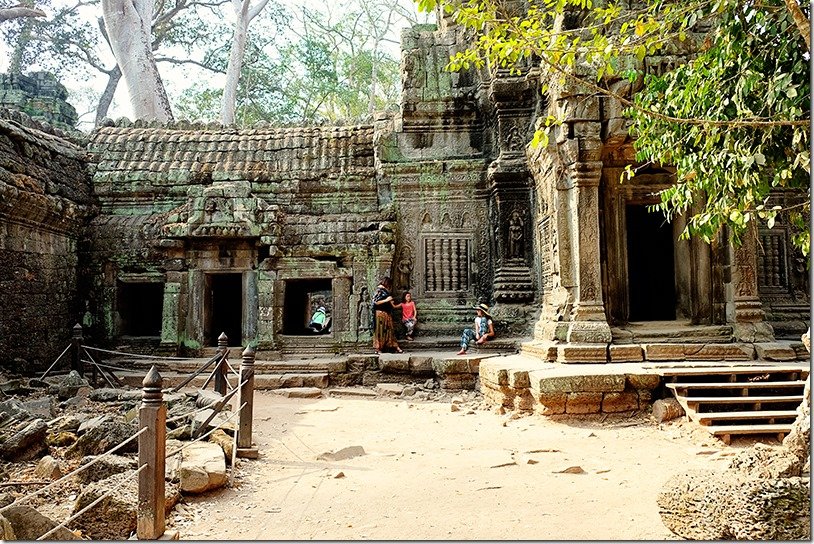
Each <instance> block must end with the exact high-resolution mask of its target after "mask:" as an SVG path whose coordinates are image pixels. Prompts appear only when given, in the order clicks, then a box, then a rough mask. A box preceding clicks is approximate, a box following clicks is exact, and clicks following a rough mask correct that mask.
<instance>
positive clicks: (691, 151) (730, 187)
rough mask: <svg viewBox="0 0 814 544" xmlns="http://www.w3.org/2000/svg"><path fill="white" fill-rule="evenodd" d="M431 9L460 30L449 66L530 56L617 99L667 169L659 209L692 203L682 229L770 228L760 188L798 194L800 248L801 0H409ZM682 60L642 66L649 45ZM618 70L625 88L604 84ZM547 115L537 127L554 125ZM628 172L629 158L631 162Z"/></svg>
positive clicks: (804, 208) (806, 113) (805, 33)
mask: <svg viewBox="0 0 814 544" xmlns="http://www.w3.org/2000/svg"><path fill="white" fill-rule="evenodd" d="M417 2H418V3H419V5H420V6H421V7H422V8H423V9H434V8H435V7H437V6H438V7H440V8H441V9H443V10H445V12H446V13H447V14H448V15H451V16H452V17H453V19H454V20H455V21H457V22H458V23H460V24H461V25H463V26H464V27H468V28H469V29H471V31H472V33H473V35H474V36H473V41H472V43H471V45H470V47H469V48H468V49H467V50H465V51H462V52H461V53H459V54H458V55H456V56H454V57H453V58H452V59H451V62H450V68H451V69H463V68H468V67H470V66H473V65H474V66H485V65H486V64H487V63H488V64H490V65H492V66H498V67H504V68H510V69H511V68H516V67H517V66H519V63H525V62H528V61H529V60H530V59H534V60H535V61H538V62H540V63H541V64H542V67H543V68H544V69H545V71H546V72H547V73H548V74H549V75H548V77H547V78H545V79H546V80H547V81H551V80H553V79H556V78H572V79H573V78H576V79H579V80H580V83H581V84H583V85H584V86H586V87H587V88H589V89H593V90H594V92H596V93H599V94H602V95H605V96H610V97H612V98H613V99H616V100H619V101H621V102H622V103H623V104H624V105H626V106H627V107H628V110H627V113H628V115H629V116H630V118H631V120H632V126H631V132H632V134H633V135H634V136H635V137H636V138H637V139H636V143H635V145H636V149H637V159H638V160H639V161H640V162H641V163H642V164H646V163H657V164H664V165H671V166H673V167H675V184H674V185H673V187H672V188H670V189H668V190H666V191H663V192H662V194H661V205H660V208H661V209H662V210H663V211H664V212H665V213H666V214H667V216H668V217H670V216H672V215H674V214H680V213H686V212H687V211H688V210H689V207H690V205H691V204H692V203H693V202H703V203H704V204H703V207H702V209H701V210H700V211H699V212H698V213H696V214H694V215H692V216H691V217H690V220H689V223H688V229H687V232H686V234H697V235H699V236H701V237H703V238H704V239H705V240H711V239H712V237H713V236H714V235H715V234H716V233H717V232H719V230H720V229H721V228H722V227H724V226H727V227H728V228H729V229H730V231H731V232H732V233H733V235H734V237H735V239H736V240H737V237H738V235H739V234H740V233H742V232H743V231H745V230H746V229H748V228H754V225H755V224H756V223H757V222H758V221H766V222H767V224H768V226H770V227H771V226H772V225H773V223H774V221H775V218H776V215H777V213H778V212H780V211H781V210H778V209H775V208H771V209H770V208H769V207H768V206H767V203H768V197H769V192H770V191H771V190H773V189H776V188H784V189H790V190H791V191H792V192H796V193H797V194H798V195H799V199H798V201H797V202H795V203H792V205H791V208H790V209H788V210H783V211H784V212H785V211H787V212H788V213H789V218H790V220H791V221H792V222H793V223H795V224H796V225H797V226H798V227H799V232H798V233H797V235H796V236H795V242H796V243H797V244H798V245H799V246H800V247H801V248H802V250H803V251H804V252H805V253H806V254H807V253H808V250H809V246H810V242H809V237H810V235H809V230H808V228H807V216H808V214H809V213H810V212H809V193H810V183H809V173H810V166H809V163H810V155H809V142H808V131H809V129H810V108H809V101H810V83H809V71H808V58H809V56H810V36H809V30H808V29H809V18H810V12H809V6H808V4H807V3H806V4H803V3H801V2H800V1H799V0H761V1H756V0H749V1H743V0H639V1H619V2H613V1H611V2H592V1H591V0H530V1H529V2H528V3H527V9H519V4H520V3H519V2H516V1H501V0H417ZM687 49H689V50H690V51H691V54H690V55H688V56H687V61H686V62H685V63H684V64H682V65H680V66H679V67H677V68H676V69H675V70H672V71H670V72H667V73H665V74H664V75H661V76H656V75H645V74H644V69H643V68H644V66H643V63H642V60H643V59H644V57H645V56H647V55H652V54H664V53H671V52H676V51H686V50H687ZM620 78H626V79H629V80H630V82H631V83H632V85H631V88H632V89H633V90H634V91H636V92H635V95H634V98H631V96H630V95H629V94H623V95H620V94H618V93H615V92H613V91H612V89H613V88H615V87H614V86H613V85H612V83H613V82H614V81H617V80H619V79H620ZM557 123H558V119H557V118H556V115H555V116H552V117H549V118H548V119H546V120H545V122H544V123H543V124H544V125H546V126H544V127H542V129H541V130H540V131H538V133H537V134H536V135H535V140H536V141H537V143H546V142H547V132H548V131H549V130H558V128H557V126H556V125H557ZM629 173H630V175H632V174H634V173H635V168H634V169H631V170H630V172H629Z"/></svg>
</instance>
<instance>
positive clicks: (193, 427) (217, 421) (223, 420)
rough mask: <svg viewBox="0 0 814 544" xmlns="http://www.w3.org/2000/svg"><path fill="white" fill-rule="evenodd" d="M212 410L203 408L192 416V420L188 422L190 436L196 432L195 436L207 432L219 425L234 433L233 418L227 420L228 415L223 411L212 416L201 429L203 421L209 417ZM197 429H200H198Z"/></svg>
mask: <svg viewBox="0 0 814 544" xmlns="http://www.w3.org/2000/svg"><path fill="white" fill-rule="evenodd" d="M213 412H214V410H203V411H201V412H198V413H197V414H195V415H194V416H193V417H192V421H191V422H190V432H191V433H192V436H196V433H198V434H197V436H200V435H202V434H205V433H208V432H209V431H211V430H212V429H214V428H216V427H219V428H221V429H223V430H224V431H226V432H227V433H230V434H234V433H235V423H234V420H231V421H227V420H228V419H229V415H228V414H225V413H223V412H220V413H218V414H217V415H215V417H213V418H212V421H210V422H209V423H207V424H206V428H205V429H201V427H203V424H204V422H205V421H206V420H207V419H209V416H211V415H212V413H213ZM199 429H201V430H200V431H199Z"/></svg>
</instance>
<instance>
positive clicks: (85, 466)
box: [0, 427, 147, 514]
mask: <svg viewBox="0 0 814 544" xmlns="http://www.w3.org/2000/svg"><path fill="white" fill-rule="evenodd" d="M145 431H147V427H143V428H142V429H141V430H140V431H138V432H137V433H136V434H134V435H133V436H131V437H129V438H126V439H124V440H122V441H121V442H120V443H119V445H117V446H114V447H113V448H111V449H109V450H107V451H106V452H104V453H103V454H102V455H100V456H98V457H96V458H95V459H93V460H92V461H90V462H89V463H86V464H84V465H81V466H79V467H77V468H76V469H74V470H73V471H71V472H69V473H68V474H66V475H65V476H63V477H62V478H60V479H59V480H54V481H53V482H51V483H50V484H48V485H46V486H45V487H42V488H40V489H38V490H36V491H33V492H31V493H29V494H28V495H24V496H22V497H19V498H17V499H14V502H12V503H11V504H8V505H6V506H4V507H2V508H0V514H2V513H3V512H5V511H6V510H7V509H9V508H11V507H12V506H15V505H17V504H20V503H22V502H25V501H27V500H28V499H31V498H33V497H36V496H37V495H40V494H41V493H44V492H45V491H46V490H48V489H51V488H52V487H54V486H55V485H57V484H59V483H62V480H65V479H67V478H68V477H70V476H73V475H74V474H79V473H80V472H82V471H83V470H85V469H86V468H88V467H90V466H91V465H94V464H96V463H98V462H99V461H101V460H102V459H104V458H105V457H108V456H110V455H113V452H116V451H119V450H120V449H121V448H122V447H124V445H125V444H127V443H129V442H131V441H133V440H135V439H136V438H138V437H139V436H141V435H142V434H143V433H144V432H145Z"/></svg>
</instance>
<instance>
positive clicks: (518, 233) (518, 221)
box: [509, 210, 525, 259]
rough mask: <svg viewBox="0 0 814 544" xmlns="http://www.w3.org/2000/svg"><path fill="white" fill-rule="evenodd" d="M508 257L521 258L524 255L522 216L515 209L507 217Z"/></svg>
mask: <svg viewBox="0 0 814 544" xmlns="http://www.w3.org/2000/svg"><path fill="white" fill-rule="evenodd" d="M509 257H510V258H512V259H522V258H523V257H525V248H524V244H523V218H522V217H520V213H519V212H518V211H517V210H515V211H514V212H512V216H511V218H510V219H509Z"/></svg>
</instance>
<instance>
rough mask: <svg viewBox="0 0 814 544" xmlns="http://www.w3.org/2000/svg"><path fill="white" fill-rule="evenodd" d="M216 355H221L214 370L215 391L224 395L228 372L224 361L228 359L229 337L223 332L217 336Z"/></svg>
mask: <svg viewBox="0 0 814 544" xmlns="http://www.w3.org/2000/svg"><path fill="white" fill-rule="evenodd" d="M218 353H220V354H221V358H220V359H218V367H217V369H215V391H217V392H218V393H220V394H221V395H225V394H226V379H227V378H226V376H227V373H228V371H229V367H228V366H227V365H226V360H227V359H228V358H229V337H228V336H226V333H225V332H222V333H220V336H218Z"/></svg>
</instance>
